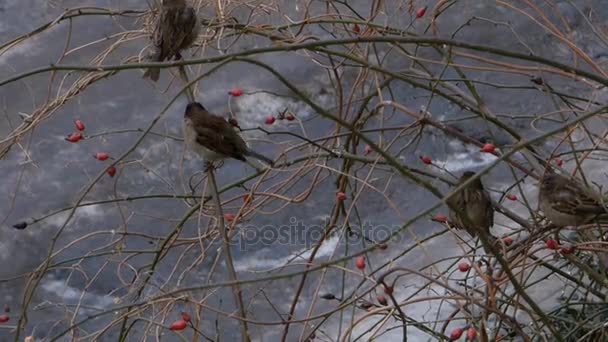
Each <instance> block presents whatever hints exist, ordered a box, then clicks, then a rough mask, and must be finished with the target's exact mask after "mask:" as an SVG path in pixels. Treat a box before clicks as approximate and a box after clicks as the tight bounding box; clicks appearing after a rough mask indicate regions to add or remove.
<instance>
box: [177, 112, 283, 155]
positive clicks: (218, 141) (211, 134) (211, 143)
mask: <svg viewBox="0 0 608 342" xmlns="http://www.w3.org/2000/svg"><path fill="white" fill-rule="evenodd" d="M184 140H185V142H186V146H188V148H190V149H191V150H192V151H194V152H196V153H197V154H198V155H200V156H201V157H203V158H204V159H205V160H206V161H207V162H213V161H216V160H221V159H225V158H234V159H238V160H241V161H246V159H245V157H253V158H256V159H259V160H262V161H264V162H266V163H267V164H269V165H271V166H272V165H273V164H274V162H273V161H272V160H270V159H269V158H267V157H265V156H263V155H261V154H259V153H257V152H255V151H252V150H251V149H250V148H249V147H248V146H247V144H246V143H245V141H244V140H243V138H241V136H240V135H239V134H238V133H237V132H236V131H235V129H234V128H233V126H232V125H231V124H230V123H229V122H228V121H226V120H225V119H224V118H223V117H221V116H217V115H214V114H211V113H209V111H207V109H205V107H203V106H202V105H201V104H200V103H198V102H192V103H189V104H188V106H187V107H186V112H185V113H184Z"/></svg>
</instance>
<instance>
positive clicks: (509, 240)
mask: <svg viewBox="0 0 608 342" xmlns="http://www.w3.org/2000/svg"><path fill="white" fill-rule="evenodd" d="M502 242H504V243H505V246H507V247H508V246H511V245H512V244H513V239H512V238H511V237H510V236H507V237H506V238H504V239H502Z"/></svg>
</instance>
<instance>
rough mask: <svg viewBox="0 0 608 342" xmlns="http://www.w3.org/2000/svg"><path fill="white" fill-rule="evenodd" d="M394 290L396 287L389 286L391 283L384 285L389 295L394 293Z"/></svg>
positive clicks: (385, 291)
mask: <svg viewBox="0 0 608 342" xmlns="http://www.w3.org/2000/svg"><path fill="white" fill-rule="evenodd" d="M393 291H395V288H394V287H392V286H389V285H385V286H384V293H386V294H387V295H391V294H393Z"/></svg>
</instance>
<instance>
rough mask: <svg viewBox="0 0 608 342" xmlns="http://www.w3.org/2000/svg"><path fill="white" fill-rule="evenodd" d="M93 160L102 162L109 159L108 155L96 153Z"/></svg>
mask: <svg viewBox="0 0 608 342" xmlns="http://www.w3.org/2000/svg"><path fill="white" fill-rule="evenodd" d="M95 158H97V160H101V161H104V160H107V159H108V158H110V155H109V154H107V153H105V152H97V153H95Z"/></svg>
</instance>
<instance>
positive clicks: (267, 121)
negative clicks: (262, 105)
mask: <svg viewBox="0 0 608 342" xmlns="http://www.w3.org/2000/svg"><path fill="white" fill-rule="evenodd" d="M275 120H276V119H275V118H274V116H272V115H269V116H267V117H266V119H264V123H265V124H267V125H272V124H273V123H274V121H275Z"/></svg>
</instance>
